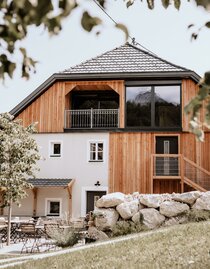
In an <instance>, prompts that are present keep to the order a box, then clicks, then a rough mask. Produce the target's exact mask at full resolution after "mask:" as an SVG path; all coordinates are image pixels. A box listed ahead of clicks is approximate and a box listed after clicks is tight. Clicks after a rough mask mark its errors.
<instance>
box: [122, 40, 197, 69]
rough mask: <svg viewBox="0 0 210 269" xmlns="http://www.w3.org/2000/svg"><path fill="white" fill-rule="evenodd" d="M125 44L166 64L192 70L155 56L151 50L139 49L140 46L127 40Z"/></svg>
mask: <svg viewBox="0 0 210 269" xmlns="http://www.w3.org/2000/svg"><path fill="white" fill-rule="evenodd" d="M127 44H128V45H129V46H130V47H133V48H134V49H136V50H139V51H141V52H143V53H145V54H148V55H150V56H152V57H154V58H156V59H158V60H161V61H163V62H165V63H167V64H170V65H172V66H174V67H177V68H181V69H183V71H192V70H190V69H188V68H186V67H183V66H180V65H176V64H174V63H171V62H169V61H168V60H165V59H163V58H161V57H159V56H157V55H156V54H153V53H151V52H149V51H145V50H143V49H140V48H138V47H136V46H135V45H133V44H131V43H129V42H127Z"/></svg>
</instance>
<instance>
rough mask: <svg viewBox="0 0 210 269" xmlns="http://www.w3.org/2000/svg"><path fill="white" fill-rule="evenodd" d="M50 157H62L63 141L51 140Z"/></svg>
mask: <svg viewBox="0 0 210 269" xmlns="http://www.w3.org/2000/svg"><path fill="white" fill-rule="evenodd" d="M50 157H61V142H50Z"/></svg>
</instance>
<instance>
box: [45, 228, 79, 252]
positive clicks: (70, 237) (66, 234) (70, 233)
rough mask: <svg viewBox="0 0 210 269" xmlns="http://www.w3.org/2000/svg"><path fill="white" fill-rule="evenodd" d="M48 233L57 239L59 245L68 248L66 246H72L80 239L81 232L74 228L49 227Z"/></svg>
mask: <svg viewBox="0 0 210 269" xmlns="http://www.w3.org/2000/svg"><path fill="white" fill-rule="evenodd" d="M47 234H48V235H49V236H50V237H51V238H52V239H53V240H55V244H56V245H57V246H58V247H62V248H66V247H72V246H73V245H75V244H76V243H78V241H79V234H78V232H76V231H75V230H74V229H72V228H69V229H60V228H59V227H57V228H55V227H54V228H52V229H48V231H47Z"/></svg>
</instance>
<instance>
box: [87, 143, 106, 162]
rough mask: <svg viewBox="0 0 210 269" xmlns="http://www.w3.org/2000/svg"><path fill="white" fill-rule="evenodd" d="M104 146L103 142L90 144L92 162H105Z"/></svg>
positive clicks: (90, 159)
mask: <svg viewBox="0 0 210 269" xmlns="http://www.w3.org/2000/svg"><path fill="white" fill-rule="evenodd" d="M103 155H104V144H103V142H90V155H89V161H90V162H103V160H104V156H103Z"/></svg>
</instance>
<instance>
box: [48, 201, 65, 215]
mask: <svg viewBox="0 0 210 269" xmlns="http://www.w3.org/2000/svg"><path fill="white" fill-rule="evenodd" d="M50 202H59V203H60V205H59V214H58V215H55V214H50V212H49V211H50V206H48V205H49V204H50ZM61 211H62V198H45V216H48V217H60V216H61Z"/></svg>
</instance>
